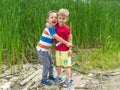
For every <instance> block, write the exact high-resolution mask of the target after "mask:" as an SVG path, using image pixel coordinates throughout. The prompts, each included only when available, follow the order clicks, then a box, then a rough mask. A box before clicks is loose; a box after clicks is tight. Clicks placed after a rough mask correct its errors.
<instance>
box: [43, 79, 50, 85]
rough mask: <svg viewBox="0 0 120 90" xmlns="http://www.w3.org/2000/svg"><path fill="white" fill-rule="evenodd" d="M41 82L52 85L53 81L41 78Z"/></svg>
mask: <svg viewBox="0 0 120 90" xmlns="http://www.w3.org/2000/svg"><path fill="white" fill-rule="evenodd" d="M41 84H44V85H52V82H51V81H50V80H47V79H42V80H41Z"/></svg>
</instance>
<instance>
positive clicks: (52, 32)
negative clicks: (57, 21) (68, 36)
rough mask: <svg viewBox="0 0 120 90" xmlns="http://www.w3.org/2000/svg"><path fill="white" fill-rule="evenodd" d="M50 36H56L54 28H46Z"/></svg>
mask: <svg viewBox="0 0 120 90" xmlns="http://www.w3.org/2000/svg"><path fill="white" fill-rule="evenodd" d="M48 30H49V33H50V35H53V34H56V31H55V27H51V28H48Z"/></svg>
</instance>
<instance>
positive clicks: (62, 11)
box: [58, 8, 69, 17]
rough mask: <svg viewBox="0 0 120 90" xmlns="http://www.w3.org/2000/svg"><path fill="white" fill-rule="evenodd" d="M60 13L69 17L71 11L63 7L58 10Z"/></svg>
mask: <svg viewBox="0 0 120 90" xmlns="http://www.w3.org/2000/svg"><path fill="white" fill-rule="evenodd" d="M58 15H62V16H65V17H69V11H68V10H67V9H65V8H62V9H60V10H59V11H58Z"/></svg>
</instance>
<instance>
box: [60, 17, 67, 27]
mask: <svg viewBox="0 0 120 90" xmlns="http://www.w3.org/2000/svg"><path fill="white" fill-rule="evenodd" d="M67 21H68V17H66V16H63V15H58V24H59V25H60V26H63V25H65V23H66V22H67Z"/></svg>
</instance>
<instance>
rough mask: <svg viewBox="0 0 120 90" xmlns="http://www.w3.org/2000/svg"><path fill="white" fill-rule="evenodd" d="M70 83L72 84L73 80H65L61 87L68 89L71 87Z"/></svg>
mask: <svg viewBox="0 0 120 90" xmlns="http://www.w3.org/2000/svg"><path fill="white" fill-rule="evenodd" d="M72 82H73V80H66V81H65V82H64V83H63V85H62V86H63V87H65V88H68V87H70V86H71V85H72Z"/></svg>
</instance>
